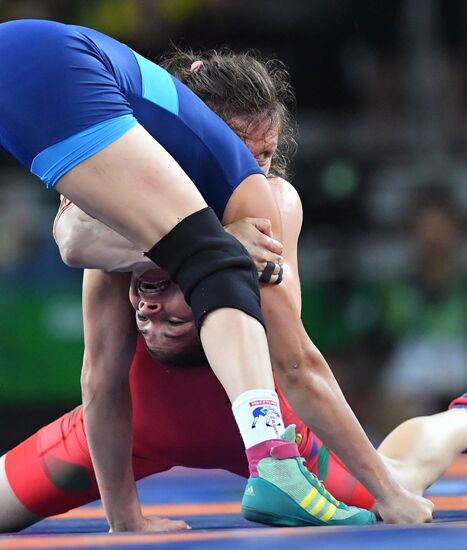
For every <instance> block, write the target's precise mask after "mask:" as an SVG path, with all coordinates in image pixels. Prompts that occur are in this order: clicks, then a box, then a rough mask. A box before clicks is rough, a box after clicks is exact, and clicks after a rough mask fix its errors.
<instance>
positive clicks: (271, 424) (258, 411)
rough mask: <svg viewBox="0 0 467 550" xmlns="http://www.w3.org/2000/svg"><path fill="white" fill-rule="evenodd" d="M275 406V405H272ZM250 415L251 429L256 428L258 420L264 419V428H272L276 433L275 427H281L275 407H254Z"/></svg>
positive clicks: (279, 417)
mask: <svg viewBox="0 0 467 550" xmlns="http://www.w3.org/2000/svg"><path fill="white" fill-rule="evenodd" d="M273 404H274V405H275V403H273ZM251 414H252V415H253V423H252V425H251V427H252V428H256V424H257V423H258V420H259V419H260V418H264V420H265V422H266V426H267V427H268V428H273V429H274V430H275V431H276V432H277V427H278V426H282V422H281V416H280V413H279V412H278V410H277V406H273V407H271V406H270V405H260V406H259V407H255V408H254V409H253V410H252V411H251Z"/></svg>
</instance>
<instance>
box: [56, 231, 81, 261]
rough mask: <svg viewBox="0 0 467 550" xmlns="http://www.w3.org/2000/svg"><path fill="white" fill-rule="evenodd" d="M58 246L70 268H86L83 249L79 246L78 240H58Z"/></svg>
mask: <svg viewBox="0 0 467 550" xmlns="http://www.w3.org/2000/svg"><path fill="white" fill-rule="evenodd" d="M57 245H58V248H59V250H60V256H61V258H62V260H63V262H64V263H65V264H66V265H67V266H68V267H80V268H84V267H86V265H85V259H84V255H83V247H82V246H80V245H78V243H77V242H76V240H74V239H73V238H62V239H57Z"/></svg>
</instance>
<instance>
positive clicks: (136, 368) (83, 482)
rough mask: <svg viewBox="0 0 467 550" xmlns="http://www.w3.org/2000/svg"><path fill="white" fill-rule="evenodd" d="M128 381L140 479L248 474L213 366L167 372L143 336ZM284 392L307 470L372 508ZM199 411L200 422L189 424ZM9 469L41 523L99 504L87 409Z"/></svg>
mask: <svg viewBox="0 0 467 550" xmlns="http://www.w3.org/2000/svg"><path fill="white" fill-rule="evenodd" d="M130 383H131V394H132V399H133V468H134V473H135V478H136V479H141V478H143V477H146V476H148V475H150V474H154V473H157V472H162V471H165V470H168V469H169V468H172V467H173V466H187V467H192V468H222V469H225V470H228V471H230V472H233V473H236V474H239V475H242V476H245V477H247V476H248V465H247V461H246V458H245V453H244V449H243V443H242V440H241V437H240V433H239V431H238V428H237V426H236V424H235V421H234V418H233V415H232V411H231V406H230V402H229V399H228V397H227V395H226V393H225V392H224V390H223V388H222V386H221V384H220V383H219V381H218V380H217V378H216V377H215V375H214V373H213V372H212V371H211V369H210V368H209V367H207V366H201V367H192V368H189V367H166V366H164V365H162V364H161V363H159V362H157V361H156V360H155V359H153V358H152V357H151V356H150V355H149V353H148V352H147V350H146V348H145V345H144V340H143V338H142V336H141V335H140V336H139V337H138V344H137V349H136V353H135V357H134V360H133V364H132V367H131V381H130ZM278 393H279V397H280V399H281V409H282V413H283V417H284V422H285V423H286V425H289V424H296V426H297V443H298V444H299V449H300V453H301V455H302V456H303V457H304V458H305V460H306V462H307V467H308V468H309V469H310V470H311V471H312V472H313V473H315V474H316V475H318V476H319V477H320V478H321V479H323V480H324V481H325V484H326V487H327V488H328V490H329V491H331V493H332V494H333V495H334V496H335V497H336V498H338V499H339V500H342V501H344V502H345V503H346V504H351V505H354V506H361V507H364V508H368V509H369V508H371V507H372V506H373V503H374V499H373V497H372V496H371V495H370V494H369V493H368V491H367V490H366V489H365V488H364V487H363V486H362V485H361V484H360V483H359V482H357V480H356V479H355V478H354V477H353V476H352V474H351V473H350V472H349V471H348V470H347V468H346V467H345V466H344V465H343V464H342V462H341V461H340V460H339V459H338V458H337V457H336V456H335V455H334V453H333V452H332V451H329V450H328V449H327V448H326V447H325V446H324V445H323V444H322V442H321V441H320V440H319V439H318V437H316V436H315V435H314V434H313V433H312V432H311V431H310V430H309V429H308V428H307V427H306V426H305V424H304V423H303V422H302V421H301V420H300V419H299V418H298V416H297V415H296V414H295V413H294V411H293V410H292V408H291V407H290V405H289V404H288V403H287V401H286V400H285V397H284V395H283V394H282V392H281V391H280V390H279V389H278ZM174 403H176V406H175V407H174ZM168 411H170V413H169V414H168ZM193 411H196V412H197V418H198V421H197V422H196V423H193V422H192V421H191V419H192V418H193ZM200 411H205V413H204V414H200ZM5 467H6V474H7V476H8V480H9V483H10V485H11V487H12V489H13V491H14V492H15V494H16V496H17V497H18V499H19V500H20V501H21V502H22V503H23V505H24V506H26V508H28V509H29V510H30V511H31V512H33V513H34V514H36V515H38V516H41V517H48V516H51V515H55V514H61V513H64V512H66V511H68V510H70V509H72V508H75V507H78V506H82V505H84V504H87V503H88V502H91V501H93V500H96V499H98V498H99V493H98V489H97V484H96V480H95V477H94V474H93V469H92V464H91V457H90V454H89V449H88V446H87V443H86V436H85V433H84V424H83V409H82V407H81V406H80V407H77V408H76V409H74V410H73V411H71V412H69V413H67V414H65V415H64V416H62V417H61V418H59V419H58V420H56V421H55V422H52V423H51V424H49V425H48V426H45V427H44V428H42V429H40V430H39V431H38V432H37V433H35V434H34V435H33V436H31V437H30V438H29V439H27V440H26V441H24V442H23V443H21V444H19V445H18V446H17V447H15V448H14V449H12V450H11V451H9V452H8V453H7V455H6V463H5Z"/></svg>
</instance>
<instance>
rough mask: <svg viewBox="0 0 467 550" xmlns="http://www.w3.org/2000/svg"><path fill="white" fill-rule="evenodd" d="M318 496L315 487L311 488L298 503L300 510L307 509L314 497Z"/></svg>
mask: <svg viewBox="0 0 467 550" xmlns="http://www.w3.org/2000/svg"><path fill="white" fill-rule="evenodd" d="M317 494H318V489H316V487H312V488H311V489H310V492H309V493H308V494H307V495H306V497H305V498H304V499H303V500H302V501H301V502H300V506H301V507H302V508H305V509H306V508H307V507H308V506H309V505H310V504H311V501H312V500H313V499H314V498H315V496H316V495H317Z"/></svg>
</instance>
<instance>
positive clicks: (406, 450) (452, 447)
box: [378, 408, 467, 495]
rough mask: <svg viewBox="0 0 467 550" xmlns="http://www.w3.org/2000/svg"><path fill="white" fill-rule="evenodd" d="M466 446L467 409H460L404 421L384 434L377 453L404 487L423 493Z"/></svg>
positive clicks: (419, 493) (416, 492)
mask: <svg viewBox="0 0 467 550" xmlns="http://www.w3.org/2000/svg"><path fill="white" fill-rule="evenodd" d="M466 449H467V409H460V408H459V409H450V410H448V411H443V412H441V413H438V414H434V415H432V416H420V417H416V418H411V419H410V420H407V421H406V422H404V423H403V424H401V425H400V426H398V427H397V428H396V429H395V430H393V431H392V432H391V433H390V434H389V435H388V436H387V437H386V439H385V440H384V441H383V442H382V443H381V445H380V447H379V449H378V452H380V453H381V454H382V455H383V456H384V457H385V459H386V462H387V464H388V466H389V468H390V470H391V471H392V473H393V475H394V477H395V478H396V479H397V480H398V481H399V483H400V484H401V485H402V486H403V487H405V488H406V489H408V490H409V491H411V492H413V493H415V494H418V495H422V494H423V493H424V491H425V490H426V489H427V488H428V487H429V486H430V485H432V484H433V483H434V482H435V481H436V480H437V479H438V478H440V477H441V476H442V475H443V473H444V472H445V471H446V469H447V468H448V466H449V465H450V464H451V462H452V461H453V459H454V458H455V456H456V455H457V454H459V453H461V452H462V451H464V450H466Z"/></svg>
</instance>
